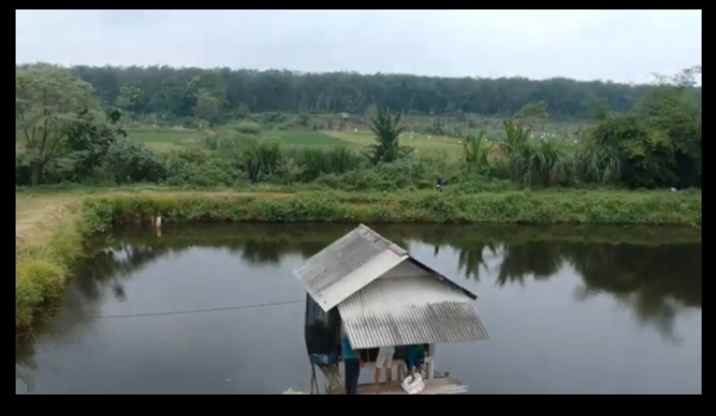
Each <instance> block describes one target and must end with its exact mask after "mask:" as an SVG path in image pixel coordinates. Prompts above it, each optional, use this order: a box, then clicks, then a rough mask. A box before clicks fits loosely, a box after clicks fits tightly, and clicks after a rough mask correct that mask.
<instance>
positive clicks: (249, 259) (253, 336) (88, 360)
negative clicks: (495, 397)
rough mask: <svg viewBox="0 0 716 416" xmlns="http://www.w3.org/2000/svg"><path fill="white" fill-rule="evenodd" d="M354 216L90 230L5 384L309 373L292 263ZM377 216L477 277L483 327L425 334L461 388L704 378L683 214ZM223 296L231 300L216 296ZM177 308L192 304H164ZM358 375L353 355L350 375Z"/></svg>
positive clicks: (135, 384)
mask: <svg viewBox="0 0 716 416" xmlns="http://www.w3.org/2000/svg"><path fill="white" fill-rule="evenodd" d="M351 228H352V226H349V225H326V224H316V225H311V224H304V225H265V224H264V225H257V224H243V225H201V226H182V227H177V226H172V227H166V228H165V229H164V231H163V234H162V236H161V237H158V236H155V235H153V234H152V233H151V232H149V231H147V230H124V231H122V232H118V233H115V234H113V236H112V238H111V239H106V240H103V241H102V242H98V243H97V246H96V253H95V254H93V256H92V258H91V259H90V261H89V262H88V264H87V265H86V266H85V267H83V268H82V269H81V271H80V272H79V273H78V276H77V277H76V278H75V280H74V281H73V282H72V283H71V284H70V285H69V287H68V289H67V291H66V294H65V297H64V300H63V301H62V304H61V306H60V307H59V309H58V311H57V313H56V314H55V316H54V317H52V318H51V319H49V320H48V322H46V323H45V324H43V325H42V326H41V327H40V328H38V329H37V330H36V331H35V335H34V336H33V337H32V338H28V337H25V338H20V339H18V340H17V343H16V346H17V358H16V372H17V376H16V381H17V387H16V391H17V392H18V393H26V392H30V393H220V394H224V393H281V392H283V391H285V390H286V389H288V388H289V387H294V388H298V389H306V385H307V381H308V376H309V365H308V362H307V358H306V347H305V343H304V338H303V319H304V307H305V298H304V296H305V295H304V292H303V289H302V286H301V284H300V282H299V281H298V280H297V279H296V278H294V277H293V275H292V274H291V270H293V269H294V268H296V267H298V266H299V265H300V264H301V263H302V262H303V261H304V260H305V259H306V258H308V257H310V256H311V255H313V254H315V253H316V252H318V251H319V250H320V249H322V248H323V247H325V246H326V245H327V244H330V243H331V242H332V241H334V240H335V239H337V238H339V237H340V236H342V235H343V234H344V233H345V232H347V231H349V230H350V229H351ZM374 228H375V229H376V230H377V231H378V232H380V233H382V234H383V235H385V236H386V237H387V238H389V239H391V240H393V241H395V242H396V243H398V244H399V245H402V246H403V247H405V248H407V249H408V250H409V251H410V253H411V254H412V255H413V256H415V257H416V258H418V259H419V260H421V261H423V262H424V263H426V264H428V265H429V266H431V267H433V268H435V269H436V270H438V271H440V272H442V273H444V274H446V275H447V276H450V277H451V278H452V279H453V280H455V281H456V282H458V283H459V284H461V285H464V286H465V287H467V288H468V289H470V290H473V291H475V292H476V293H477V294H478V296H479V298H478V303H477V308H478V311H479V313H480V316H481V317H482V320H483V322H484V324H485V326H486V327H487V331H488V333H489V335H490V338H489V339H488V340H484V341H479V342H475V343H466V344H440V345H438V347H437V356H436V369H437V370H439V371H449V372H450V373H451V374H452V375H454V376H455V377H457V378H459V379H461V380H462V381H464V382H465V383H466V384H467V385H468V386H469V390H470V392H472V393H701V356H702V355H701V354H702V353H701V299H702V295H701V279H702V278H701V275H702V270H701V269H702V266H701V265H702V263H701V261H702V258H701V256H702V254H701V242H700V239H699V235H698V233H697V232H696V231H693V230H689V229H683V228H673V229H672V228H662V227H629V228H624V227H603V226H602V227H584V226H558V227H532V226H435V225H422V226H418V225H375V226H374ZM290 302H292V303H290ZM265 304H270V305H265ZM256 305H264V306H256ZM234 306H246V308H243V309H220V308H224V307H234ZM207 308H219V309H218V310H213V311H207V310H206V309H207ZM188 310H202V311H201V312H189V313H183V314H163V313H164V312H177V311H188ZM154 313H156V314H154ZM137 314H139V316H135V315H137ZM146 314H150V315H146ZM152 314H154V315H152ZM370 377H371V374H367V371H364V374H362V376H361V379H362V380H364V381H367V380H368V379H369V378H370Z"/></svg>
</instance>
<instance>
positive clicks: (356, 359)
mask: <svg viewBox="0 0 716 416" xmlns="http://www.w3.org/2000/svg"><path fill="white" fill-rule="evenodd" d="M341 355H342V356H343V364H344V365H345V379H346V382H345V387H346V394H357V393H358V378H359V377H360V367H361V361H360V355H359V354H358V353H357V352H356V351H355V350H353V347H352V346H351V341H350V340H349V339H348V335H346V332H345V329H342V331H341Z"/></svg>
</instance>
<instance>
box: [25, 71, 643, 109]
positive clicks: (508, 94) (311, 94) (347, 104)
mask: <svg viewBox="0 0 716 416" xmlns="http://www.w3.org/2000/svg"><path fill="white" fill-rule="evenodd" d="M20 67H24V66H20ZM69 70H70V71H71V73H72V74H74V75H75V76H77V77H78V78H79V79H81V80H83V81H86V82H88V83H89V84H90V85H92V87H93V88H94V90H95V92H96V94H97V96H98V98H99V99H100V102H101V103H102V104H103V105H105V106H116V107H119V108H121V109H123V110H125V111H127V112H129V113H134V114H139V115H147V114H155V115H157V116H158V117H160V118H163V119H172V118H180V117H199V118H202V119H206V120H210V121H219V120H221V119H227V118H233V117H235V116H236V115H237V114H239V115H240V114H243V113H247V112H267V111H285V112H297V113H304V112H318V113H336V112H346V113H353V114H355V113H361V114H362V113H364V112H365V111H366V110H368V109H369V108H370V107H371V106H384V107H388V108H390V109H392V110H394V111H401V112H405V113H418V114H446V113H461V112H462V113H475V114H483V115H494V116H503V117H507V116H512V115H514V114H515V113H516V112H517V111H519V110H520V109H521V108H523V107H524V106H525V105H526V104H528V103H531V102H540V101H543V102H545V103H546V105H547V108H548V109H549V112H550V115H551V116H552V117H555V118H582V119H583V118H592V117H593V116H595V115H598V114H601V113H604V112H623V111H626V110H628V109H629V108H631V107H632V106H633V105H634V103H636V102H637V101H638V100H639V99H640V98H641V97H642V96H644V95H645V94H646V93H647V92H649V91H650V90H651V89H652V88H653V86H651V85H627V84H620V83H613V82H609V81H607V82H602V81H591V82H583V81H575V80H572V79H567V78H552V79H547V80H542V81H538V80H530V79H527V78H520V77H512V78H497V79H485V78H471V77H465V78H445V77H427V76H415V75H401V74H380V73H378V74H373V75H361V74H358V73H352V72H333V73H298V72H292V71H286V70H266V71H257V70H249V69H239V70H232V69H229V68H216V69H201V68H173V67H169V66H149V67H140V66H130V67H115V66H104V67H93V66H74V67H70V68H69Z"/></svg>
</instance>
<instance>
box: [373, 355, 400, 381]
mask: <svg viewBox="0 0 716 416" xmlns="http://www.w3.org/2000/svg"><path fill="white" fill-rule="evenodd" d="M394 354H395V347H393V346H388V347H380V349H379V350H378V358H376V359H375V373H374V374H373V381H374V382H375V383H376V384H379V383H380V369H381V368H385V381H386V383H389V382H391V381H392V368H393V355H394Z"/></svg>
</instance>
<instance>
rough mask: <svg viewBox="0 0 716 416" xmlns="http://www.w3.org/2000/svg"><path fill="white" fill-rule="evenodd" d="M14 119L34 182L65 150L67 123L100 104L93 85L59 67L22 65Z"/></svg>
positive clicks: (16, 88)
mask: <svg viewBox="0 0 716 416" xmlns="http://www.w3.org/2000/svg"><path fill="white" fill-rule="evenodd" d="M15 103H16V106H15V122H16V125H17V129H18V131H19V132H20V133H21V137H22V139H23V140H24V147H25V152H26V153H27V158H29V162H30V165H31V166H32V178H31V182H32V184H33V185H37V184H39V183H40V182H41V181H42V180H43V176H44V173H45V168H46V167H47V165H48V163H51V162H53V161H55V160H56V159H57V158H59V157H61V156H62V155H63V154H65V153H66V138H67V134H66V132H67V126H68V125H70V124H72V123H75V122H77V121H80V117H79V115H81V114H85V113H87V112H89V111H92V110H95V109H96V108H97V106H98V103H97V99H96V98H95V96H94V94H93V91H92V86H91V85H90V84H88V83H86V82H84V81H82V80H80V79H77V78H75V77H74V76H73V75H72V74H71V73H70V72H69V71H67V70H65V69H63V68H61V67H56V66H51V65H45V64H36V65H32V66H25V67H19V68H17V69H16V74H15Z"/></svg>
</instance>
